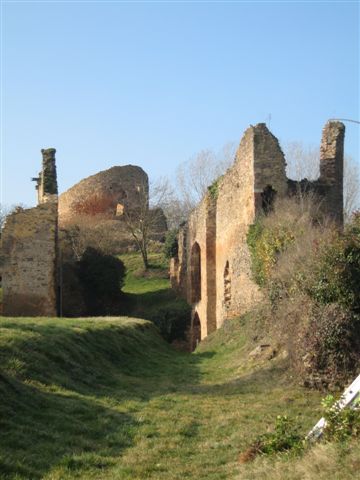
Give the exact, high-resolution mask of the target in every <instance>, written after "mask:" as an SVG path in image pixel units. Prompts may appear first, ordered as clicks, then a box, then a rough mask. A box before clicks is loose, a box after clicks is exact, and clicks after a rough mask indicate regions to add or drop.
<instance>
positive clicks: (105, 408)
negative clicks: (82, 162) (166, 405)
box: [0, 319, 212, 480]
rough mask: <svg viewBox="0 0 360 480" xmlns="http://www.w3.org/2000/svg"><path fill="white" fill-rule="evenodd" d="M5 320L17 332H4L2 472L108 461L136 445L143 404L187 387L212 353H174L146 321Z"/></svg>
mask: <svg viewBox="0 0 360 480" xmlns="http://www.w3.org/2000/svg"><path fill="white" fill-rule="evenodd" d="M0 327H1V330H2V333H4V335H6V332H8V334H9V333H10V334H11V342H8V341H6V336H5V337H4V339H3V340H2V341H1V340H0V365H1V371H0V399H1V400H0V412H1V416H0V431H1V435H0V452H1V453H0V478H2V479H15V478H16V479H17V480H20V479H40V478H43V477H44V475H46V474H47V473H48V472H49V471H52V469H54V468H57V467H58V466H59V465H60V467H61V466H62V467H63V468H65V469H66V470H69V469H70V470H71V469H76V468H79V469H81V471H82V472H84V470H85V471H86V468H92V469H94V468H105V467H107V466H111V464H112V462H113V461H114V459H113V457H118V456H119V455H121V454H122V452H123V451H124V449H126V448H128V447H130V446H131V445H133V441H134V435H135V434H136V432H137V429H138V427H139V422H138V420H137V412H138V411H139V409H141V405H142V403H143V402H148V401H150V400H151V399H152V398H154V397H157V396H161V395H166V394H168V393H172V392H175V391H176V392H177V391H179V392H182V391H184V392H185V391H186V385H187V384H188V383H189V382H190V383H197V382H199V378H200V372H199V364H200V363H201V362H202V361H203V360H204V359H207V358H209V357H211V356H212V353H211V352H205V353H203V354H200V355H196V356H191V355H189V354H184V353H179V352H176V351H174V350H173V349H172V348H171V347H170V346H169V345H168V344H166V342H164V341H163V340H162V338H161V337H160V336H159V334H158V333H157V331H156V329H155V328H154V326H153V325H152V324H151V323H149V322H145V321H142V322H141V321H134V322H133V324H131V323H130V324H129V323H128V324H127V325H126V326H121V322H119V324H117V323H116V321H113V322H112V321H111V320H109V321H103V322H101V321H99V320H94V321H91V320H89V319H84V320H82V319H78V320H76V321H75V320H66V319H64V320H55V319H54V320H44V321H42V320H34V321H32V320H22V319H19V320H17V321H14V320H2V321H1V323H0ZM9 338H10V337H9ZM77 465H78V467H77ZM74 475H75V474H74Z"/></svg>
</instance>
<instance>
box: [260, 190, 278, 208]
mask: <svg viewBox="0 0 360 480" xmlns="http://www.w3.org/2000/svg"><path fill="white" fill-rule="evenodd" d="M275 197H276V190H274V189H273V188H272V186H271V185H267V187H265V188H264V190H263V191H262V193H261V206H262V209H263V211H264V213H265V214H268V213H270V212H271V211H272V210H273V208H274V200H275Z"/></svg>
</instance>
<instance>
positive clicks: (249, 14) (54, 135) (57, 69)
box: [1, 1, 360, 205]
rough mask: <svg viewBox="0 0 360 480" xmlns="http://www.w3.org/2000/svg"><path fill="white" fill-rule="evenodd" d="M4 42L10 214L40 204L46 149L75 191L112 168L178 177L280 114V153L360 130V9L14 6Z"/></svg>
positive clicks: (7, 9) (6, 9) (355, 151)
mask: <svg viewBox="0 0 360 480" xmlns="http://www.w3.org/2000/svg"><path fill="white" fill-rule="evenodd" d="M1 38H2V55H1V58H2V148H1V157H2V158H1V162H2V182H1V190H2V191H1V195H2V202H4V203H6V204H14V203H19V202H22V203H25V204H27V205H33V204H35V192H34V184H33V183H31V182H30V177H33V176H36V174H37V173H38V171H39V170H40V166H41V154H40V149H41V148H46V147H55V148H56V149H57V168H58V180H59V188H60V191H64V190H66V189H67V188H69V187H70V186H71V185H73V184H74V183H76V182H77V181H79V180H80V179H81V178H83V177H86V176H88V175H90V174H93V173H96V172H97V171H99V170H103V169H106V168H108V167H110V166H113V165H123V164H129V163H131V164H135V165H140V166H142V167H143V168H144V169H145V170H146V171H147V172H148V173H149V175H150V177H153V178H155V177H158V176H160V175H162V174H165V175H171V174H172V173H173V172H174V171H175V169H176V166H177V165H178V164H179V163H180V162H182V161H184V160H187V159H188V158H189V157H191V156H192V155H193V154H194V153H196V152H197V151H199V150H201V149H203V148H211V149H215V150H217V149H219V148H221V147H222V145H223V144H225V143H226V142H228V141H238V140H239V139H240V137H241V135H242V133H243V131H244V130H245V129H246V128H247V126H248V125H249V124H255V123H258V122H264V121H266V120H267V117H268V115H269V114H270V113H271V118H272V119H271V125H270V128H271V130H272V131H273V133H274V134H275V135H276V136H277V137H278V138H279V139H280V141H281V142H288V141H291V140H301V141H303V142H305V143H311V144H318V143H319V141H320V136H321V129H322V127H323V124H324V123H325V121H326V120H327V119H328V118H331V117H345V118H353V119H356V120H360V118H359V117H360V115H359V3H358V2H346V1H341V2H330V1H329V2H308V3H306V2H238V3H235V2H218V3H210V2H201V3H200V2H188V3H185V2H176V3H175V2H138V3H134V2H106V1H99V2H51V1H49V2H32V1H27V2H12V1H5V2H4V1H2V32H1ZM346 151H347V152H348V153H349V154H351V155H352V156H353V157H355V158H356V159H357V161H359V126H358V125H354V124H347V138H346Z"/></svg>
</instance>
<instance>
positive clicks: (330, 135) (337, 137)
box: [320, 121, 345, 225]
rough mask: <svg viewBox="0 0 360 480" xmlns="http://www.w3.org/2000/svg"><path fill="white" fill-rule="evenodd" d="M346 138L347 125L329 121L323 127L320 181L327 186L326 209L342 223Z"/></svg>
mask: <svg viewBox="0 0 360 480" xmlns="http://www.w3.org/2000/svg"><path fill="white" fill-rule="evenodd" d="M344 138H345V125H344V124H343V123H341V122H335V121H329V122H327V123H326V125H325V127H324V129H323V134H322V139H321V146H320V182H321V183H322V184H324V185H326V186H327V194H326V198H325V202H326V205H324V207H325V208H324V210H325V211H326V213H327V214H328V215H329V216H330V217H331V218H333V219H334V220H335V221H336V222H337V223H339V224H340V225H342V224H343V221H344V213H343V209H344V206H343V202H344V201H343V178H344Z"/></svg>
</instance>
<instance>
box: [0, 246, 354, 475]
mask: <svg viewBox="0 0 360 480" xmlns="http://www.w3.org/2000/svg"><path fill="white" fill-rule="evenodd" d="M153 261H156V262H158V264H159V263H160V257H157V256H154V257H153ZM125 263H126V264H127V267H128V275H127V279H126V286H125V291H127V292H128V293H129V294H134V295H135V297H134V298H136V299H139V297H138V296H139V295H140V296H141V295H145V296H144V297H140V298H142V302H141V303H139V304H136V303H135V306H136V305H137V307H138V309H139V310H141V309H143V308H145V307H144V303H143V301H144V299H145V305H147V307H148V308H150V309H152V308H153V309H154V311H155V309H156V308H158V307H159V304H160V302H161V301H162V300H161V297H162V295H165V298H168V300H169V302H174V301H176V300H174V297H173V295H172V294H171V292H169V291H168V280H167V279H165V278H162V277H161V275H162V274H161V271H160V270H161V269H159V275H158V276H157V275H156V268H155V269H153V271H152V273H151V275H150V277H148V278H146V279H145V280H144V279H143V278H141V277H139V276H138V275H137V273H136V272H137V270H138V269H139V267H140V264H139V259H138V257H137V256H136V255H135V256H132V255H127V256H126V259H125ZM166 292H167V293H166ZM148 294H149V296H147V295H148ZM166 295H169V296H168V297H166ZM146 302H148V303H147V304H146ZM133 307H134V305H133ZM259 327H260V326H258V327H255V328H254V320H252V319H251V318H250V317H248V318H243V319H240V320H235V321H232V322H228V323H226V324H225V326H224V328H223V329H221V330H219V331H217V332H216V333H215V334H214V335H212V336H210V337H209V338H208V339H206V340H205V341H204V342H203V343H202V344H201V345H200V346H199V348H198V350H197V352H196V353H194V354H192V355H188V354H183V353H179V352H175V351H174V350H172V349H171V347H170V346H169V345H168V344H166V343H165V342H164V341H163V340H162V339H161V338H160V337H159V335H158V334H157V332H156V330H155V328H154V326H153V325H152V324H151V323H149V322H146V321H143V320H135V319H129V318H117V319H115V318H112V319H101V318H99V319H71V320H70V319H68V320H65V319H62V320H59V319H11V318H9V319H7V318H2V319H0V399H1V400H0V432H1V433H0V478H1V479H17V480H20V479H21V480H25V479H26V480H28V479H40V478H43V479H45V480H50V479H51V480H60V479H61V480H66V479H70V478H71V479H73V478H80V479H99V480H100V479H101V480H110V479H124V480H125V479H126V480H130V479H131V480H145V479H153V480H161V479H164V480H175V479H183V478H185V479H186V478H189V479H195V478H196V479H204V480H205V479H209V480H220V479H238V480H245V479H249V480H250V479H253V478H261V479H263V478H264V479H277V478H279V479H284V480H285V479H287V480H290V479H292V480H297V479H299V480H300V479H313V478H314V479H315V478H320V479H330V478H332V479H339V480H340V479H342V480H343V479H348V478H356V476H355V474H353V473H352V472H355V471H356V469H357V470H359V462H358V459H359V456H360V448H359V445H358V444H357V445H355V446H354V448H353V449H352V450H349V451H348V452H347V451H344V450H341V449H339V448H337V447H334V446H333V445H328V446H318V447H316V448H315V449H313V450H312V451H311V452H310V453H308V454H307V455H305V457H303V458H296V459H288V458H287V457H285V456H281V457H279V458H276V457H273V458H270V459H264V458H258V459H256V460H255V462H253V463H250V464H246V465H239V464H238V456H239V453H240V452H241V451H243V449H244V448H245V447H246V446H247V445H248V444H249V443H250V442H251V440H252V439H254V438H255V437H256V435H257V434H259V433H264V432H265V431H266V430H267V429H268V428H270V427H271V426H272V425H273V423H274V419H275V417H276V415H278V414H290V415H296V416H299V417H300V419H301V420H302V422H303V431H304V433H305V432H306V431H307V430H308V429H309V428H310V426H312V425H313V424H314V423H315V421H316V420H317V419H318V417H319V400H320V398H321V394H319V393H317V392H313V391H308V390H304V389H302V388H300V387H298V386H296V382H295V379H291V378H288V373H287V370H286V363H285V360H283V359H281V356H280V355H279V358H277V357H276V358H274V359H273V360H271V361H265V360H263V361H259V360H256V361H255V360H250V359H249V356H248V353H249V352H250V351H251V350H252V349H253V348H254V346H256V343H255V342H252V341H250V340H249V339H250V338H253V337H254V331H255V330H256V329H257V330H259ZM246 339H247V340H246ZM258 342H259V340H258Z"/></svg>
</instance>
